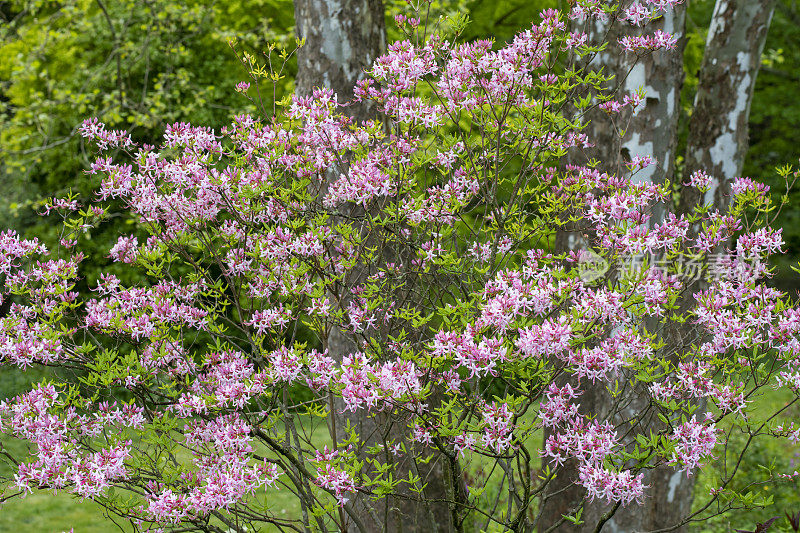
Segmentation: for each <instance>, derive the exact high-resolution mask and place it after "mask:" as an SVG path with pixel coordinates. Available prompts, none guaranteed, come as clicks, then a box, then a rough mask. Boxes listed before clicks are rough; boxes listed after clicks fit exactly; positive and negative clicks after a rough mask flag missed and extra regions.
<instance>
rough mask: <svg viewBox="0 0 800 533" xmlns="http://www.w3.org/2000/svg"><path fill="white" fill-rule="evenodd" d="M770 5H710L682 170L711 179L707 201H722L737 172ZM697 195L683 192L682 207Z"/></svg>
mask: <svg viewBox="0 0 800 533" xmlns="http://www.w3.org/2000/svg"><path fill="white" fill-rule="evenodd" d="M774 9H775V3H774V0H717V3H716V5H715V6H714V15H713V17H712V19H711V27H710V28H709V30H708V37H707V39H706V49H705V52H704V54H703V62H702V65H701V67H700V79H699V83H698V87H697V95H696V96H695V100H694V111H693V113H692V118H691V120H690V121H689V139H688V142H687V146H686V170H685V172H684V174H685V176H687V177H688V176H689V175H691V173H692V172H694V171H696V170H700V169H702V170H704V171H705V172H706V173H707V174H708V175H709V176H711V177H712V178H713V180H714V181H713V183H714V186H713V187H712V188H711V189H710V190H709V191H708V192H707V193H706V198H705V199H704V200H705V203H706V204H710V203H712V202H713V203H714V205H715V206H716V207H720V208H721V207H724V206H725V205H727V196H728V194H729V191H728V185H729V182H730V181H731V180H733V179H734V178H735V177H736V176H738V175H739V174H740V173H741V171H742V166H743V165H744V158H745V155H746V154H747V141H748V128H747V125H748V121H749V119H750V102H751V101H752V99H753V88H754V87H755V84H756V76H757V75H758V70H759V67H760V66H761V52H762V51H763V50H764V43H765V42H766V40H767V31H768V30H769V25H770V22H771V21H772V13H773V11H774ZM720 185H721V186H720ZM698 200H699V192H698V191H697V190H696V189H687V190H685V191H683V192H682V194H681V204H680V205H681V210H682V211H683V212H687V211H688V210H690V209H691V206H692V205H694V204H696V203H697V201H698Z"/></svg>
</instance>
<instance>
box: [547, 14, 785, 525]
mask: <svg viewBox="0 0 800 533" xmlns="http://www.w3.org/2000/svg"><path fill="white" fill-rule="evenodd" d="M773 8H774V4H773V0H718V1H717V3H716V6H715V9H714V15H713V18H712V22H711V27H710V28H709V33H708V39H707V41H706V50H705V53H704V56H703V63H702V67H701V71H700V80H699V87H698V92H697V96H696V99H695V102H694V112H693V114H692V118H691V121H690V124H689V140H688V145H687V151H686V167H685V169H684V179H686V178H688V176H689V175H691V173H693V172H694V171H696V170H700V169H702V170H705V171H706V172H707V173H708V174H709V175H711V176H712V177H713V178H714V186H713V187H712V188H711V189H710V190H709V191H708V192H707V193H706V196H705V198H704V199H703V200H704V203H705V204H706V205H709V204H711V205H712V206H713V207H716V208H720V209H724V208H725V207H726V206H727V201H728V197H729V194H730V193H729V184H730V182H731V180H732V179H733V178H735V177H736V176H737V175H739V173H740V172H741V169H742V166H743V162H744V157H745V155H746V150H747V124H748V119H749V112H750V102H751V100H752V95H753V88H754V86H755V79H756V75H757V73H758V69H759V66H760V62H761V52H762V50H763V47H764V43H765V40H766V35H767V30H768V28H769V24H770V20H771V17H772V13H773ZM679 16H680V15H679ZM665 23H666V24H668V25H669V24H672V25H673V27H674V28H676V29H677V28H680V27H682V21H678V20H673V21H672V22H670V21H665ZM596 31H602V28H597V29H596ZM665 31H667V30H665ZM615 37H616V36H614V35H612V38H615ZM679 42H680V41H679ZM681 56H682V54H675V55H672V56H671V57H672V61H670V60H669V59H667V60H665V59H663V58H662V59H661V60H660V61H659V58H658V57H656V58H655V61H652V62H648V63H645V64H644V65H642V66H637V67H634V68H633V70H632V71H631V75H630V77H629V79H628V80H626V82H625V83H624V84H623V86H624V87H626V88H628V89H630V88H635V87H636V86H637V85H644V86H645V87H646V92H647V95H646V98H647V100H646V103H647V105H646V107H645V109H644V110H643V111H640V112H639V114H638V116H637V117H636V118H635V119H634V121H632V122H631V124H630V125H629V126H628V128H627V131H626V136H625V137H624V138H622V139H621V140H617V139H615V137H614V132H613V130H612V127H611V121H610V120H609V119H608V118H606V117H604V116H602V115H599V114H596V115H595V116H593V117H591V119H592V121H593V123H592V125H591V126H590V130H589V134H590V135H594V138H595V139H597V141H596V144H597V145H598V147H599V148H598V149H597V150H596V152H594V153H592V154H589V156H590V157H596V158H598V159H600V160H601V161H602V162H603V163H606V164H605V166H604V167H603V169H604V170H608V171H614V170H617V171H621V170H622V163H623V161H624V160H625V159H626V158H629V157H633V156H636V155H647V154H652V155H654V156H655V157H656V158H657V159H658V160H659V165H658V166H657V167H656V168H654V169H653V170H652V171H651V172H648V173H646V174H644V175H642V176H641V177H640V178H639V180H641V181H651V182H655V183H660V182H662V180H664V179H671V177H672V174H673V164H672V157H673V156H674V150H675V124H676V120H677V114H678V113H677V110H678V94H679V92H680V85H681V83H682V72H681V69H682V65H681V63H680V60H681ZM596 63H597V64H598V66H603V67H604V68H605V69H606V70H610V71H611V72H613V73H614V74H616V76H617V77H619V76H620V75H621V74H623V73H624V72H627V70H629V69H630V65H629V64H626V62H625V61H624V60H623V59H622V57H621V56H620V55H619V54H615V53H614V52H613V50H612V52H606V53H604V54H602V55H601V56H600V57H599V58H598V59H597V61H596ZM651 80H654V82H651ZM670 83H673V84H674V85H673V86H672V87H670ZM653 89H654V90H653ZM654 95H655V100H653V99H652V98H653V96H654ZM615 141H616V144H615ZM634 179H635V180H636V179H637V178H636V177H634ZM639 180H637V181H639ZM699 200H700V193H699V191H697V190H696V189H691V188H688V187H687V188H683V189H682V190H681V197H680V202H679V206H678V210H679V212H681V213H689V212H690V211H691V209H692V207H693V206H694V205H696V204H697V202H698V201H699ZM663 209H666V206H664V207H663V208H662V211H661V212H660V213H659V212H656V213H654V215H655V216H654V221H658V220H659V218H660V217H661V216H663V214H664V211H663ZM569 244H572V245H573V246H574V245H578V246H580V239H577V240H576V239H575V238H574V236H573V238H571V239H569V238H562V239H561V246H562V247H564V246H568V245H569ZM697 289H698V287H697V286H695V287H693V288H690V291H689V296H687V298H686V299H685V301H681V302H679V305H680V306H681V308H682V310H686V309H687V308H688V307H689V305H690V303H691V302H690V301H689V300H690V299H691V294H692V293H693V292H694V291H695V290H697ZM690 327H691V326H689V325H688V324H687V325H686V328H690ZM684 329H685V328H684ZM684 329H680V328H673V329H672V330H671V331H668V332H666V333H665V335H666V337H667V339H668V346H667V347H666V348H665V350H666V351H665V354H664V355H667V354H668V353H669V351H675V350H679V349H681V347H682V346H684V345H685V344H686V343H685V342H684V339H685V338H686V337H687V336H689V335H691V332H690V331H685V330H684ZM633 392H634V393H635V392H636V391H633ZM584 396H585V397H586V398H587V400H588V403H589V404H590V405H592V406H593V407H592V411H593V413H594V414H596V415H598V416H599V417H601V418H606V419H607V417H609V416H611V417H613V418H614V419H615V422H617V423H618V422H619V421H620V415H627V416H624V417H623V418H631V419H633V418H638V417H637V415H636V413H637V412H639V413H641V412H643V411H642V409H644V408H645V406H646V404H647V398H646V395H638V396H637V395H636V394H633V395H631V396H630V403H629V404H628V405H627V406H626V407H625V409H624V410H617V411H616V412H615V410H614V406H613V405H612V404H611V401H610V397H609V396H608V394H607V392H606V391H605V390H602V389H598V390H590V391H586V392H585V393H584ZM700 408H701V410H702V408H703V407H702V406H700ZM644 418H645V419H644V420H642V419H638V420H637V422H636V426H638V427H636V428H635V431H637V432H639V431H642V430H643V429H645V428H646V427H647V426H648V425H651V424H656V425H654V426H653V428H654V429H657V428H658V426H657V424H658V422H657V421H655V422H654V421H653V420H652V419H651V420H647V418H648V417H644ZM576 477H577V475H576V472H574V467H573V468H572V469H571V470H570V469H569V468H567V469H565V470H564V471H563V472H560V473H559V475H558V476H557V477H556V479H555V481H556V483H555V484H554V487H553V489H554V490H552V489H551V493H554V494H557V495H554V497H553V498H552V500H553V501H552V502H548V503H547V504H546V505H545V508H544V511H545V512H544V513H543V514H544V517H543V518H544V519H543V521H542V524H541V526H542V527H540V530H541V531H544V530H546V529H547V528H548V526H549V525H551V524H555V523H556V522H557V519H558V518H559V517H560V515H561V514H565V513H567V512H569V511H570V510H572V509H574V508H575V505H576V504H577V503H578V502H579V500H580V498H581V497H582V496H583V491H581V490H579V489H580V488H579V487H576V486H575V485H571V484H570V481H571V480H574V479H575V478H576ZM694 481H695V480H694V478H688V477H686V476H685V475H681V474H680V473H678V472H675V471H674V470H673V469H671V468H656V469H654V470H652V471H650V472H649V473H648V474H647V476H646V480H645V483H646V484H648V485H650V486H651V490H650V497H649V498H648V500H647V501H646V502H645V505H644V506H634V507H632V508H630V509H619V510H617V511H616V512H615V513H614V514H613V516H612V517H611V519H610V520H609V521H608V522H606V523H605V524H604V526H603V528H602V530H603V531H610V532H641V531H652V530H659V529H662V528H668V527H671V526H674V525H676V524H678V523H680V521H681V519H683V518H685V517H686V516H688V515H689V514H690V512H691V504H692V500H693V489H694ZM558 490H562V491H563V492H560V493H558V492H557V491H558ZM606 511H608V508H607V507H604V506H601V505H594V504H589V505H586V507H585V510H584V515H583V516H584V520H585V523H584V526H582V527H580V528H575V527H568V526H567V525H562V526H561V527H560V528H557V529H556V531H574V530H579V531H594V528H595V527H596V525H597V523H598V520H599V519H600V517H601V516H602V514H603V513H604V512H606ZM683 530H685V528H684V527H680V528H678V529H673V531H683Z"/></svg>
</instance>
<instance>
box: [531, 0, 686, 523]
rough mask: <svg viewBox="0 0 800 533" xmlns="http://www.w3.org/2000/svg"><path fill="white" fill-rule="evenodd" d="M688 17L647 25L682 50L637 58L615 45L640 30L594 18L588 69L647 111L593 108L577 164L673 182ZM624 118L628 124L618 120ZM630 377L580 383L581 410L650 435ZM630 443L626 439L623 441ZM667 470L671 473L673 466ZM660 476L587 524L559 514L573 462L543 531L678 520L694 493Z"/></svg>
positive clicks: (588, 507) (574, 502)
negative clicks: (649, 161)
mask: <svg viewBox="0 0 800 533" xmlns="http://www.w3.org/2000/svg"><path fill="white" fill-rule="evenodd" d="M684 21H685V8H684V7H683V6H679V7H678V8H677V9H676V10H675V11H671V12H667V13H665V14H664V16H663V17H662V18H661V19H659V20H658V21H657V22H656V23H654V24H651V25H649V26H648V28H647V31H648V32H652V31H655V30H656V29H660V30H662V31H664V32H667V33H671V34H673V35H675V36H676V37H678V38H679V39H678V44H677V50H675V51H657V52H654V53H653V54H651V55H649V56H646V57H644V58H640V59H637V58H636V56H634V55H633V54H629V53H628V54H626V53H625V52H624V51H622V50H620V48H619V46H618V45H617V44H616V43H617V40H618V39H619V38H620V37H622V36H625V35H637V34H638V33H639V32H640V29H639V28H636V27H631V26H621V25H620V23H619V22H615V23H614V24H613V26H611V27H610V26H609V25H608V24H602V23H598V22H595V23H594V25H593V26H592V28H591V31H590V32H588V33H589V35H590V37H589V38H590V41H592V42H601V41H602V40H603V39H604V38H605V41H606V42H608V43H609V45H608V47H607V48H606V49H605V50H604V51H603V52H601V53H600V54H599V55H598V56H597V57H595V58H593V60H592V61H591V64H590V66H591V67H592V68H598V69H599V68H602V69H603V72H604V73H606V74H608V75H614V80H612V82H611V83H612V84H613V86H614V87H616V88H617V89H618V91H619V92H618V93H617V97H618V98H621V97H622V96H624V95H627V94H631V93H634V92H636V91H637V90H638V89H639V87H643V88H644V90H645V100H644V106H643V108H640V109H639V111H638V112H637V113H636V114H635V115H633V116H630V115H629V114H627V115H626V114H622V115H617V116H616V117H615V119H614V120H615V121H616V122H615V121H612V119H611V118H610V117H609V115H607V114H606V113H605V112H603V111H601V110H599V109H596V110H594V111H592V112H591V113H590V114H589V116H588V117H587V118H588V119H589V120H590V121H591V122H590V124H589V125H588V127H587V129H586V130H585V131H586V133H587V135H588V136H589V138H590V139H591V140H592V142H593V143H594V145H595V147H594V148H592V149H589V150H587V151H586V152H585V153H584V154H581V155H579V156H577V157H575V156H573V157H571V160H572V162H573V163H577V164H585V163H586V162H587V161H588V160H590V159H592V158H594V159H597V160H599V161H600V162H601V163H600V164H601V166H600V169H601V170H603V171H606V172H609V173H617V174H620V175H624V174H630V172H628V171H627V169H626V167H625V163H626V162H627V161H630V160H631V159H633V158H635V157H637V156H638V157H642V156H650V157H653V158H654V159H655V160H656V164H655V165H653V166H650V167H646V168H644V169H642V170H640V171H639V172H637V173H635V174H634V175H632V176H630V178H631V179H632V180H633V181H635V182H637V183H658V184H663V183H664V182H665V181H667V180H671V179H672V177H673V173H674V157H675V149H676V145H677V135H676V134H677V126H678V117H679V105H680V91H681V85H682V84H683V49H684V46H685V38H684ZM623 120H624V123H622V122H621V121H623ZM620 130H624V135H623V136H622V137H620V135H619V131H620ZM667 210H668V206H666V205H658V206H655V208H654V210H653V216H652V218H651V221H650V224H651V225H652V224H657V223H660V222H662V221H663V219H664V216H665V214H666V212H667ZM588 244H589V243H588V242H587V241H586V238H585V237H584V236H578V235H575V234H568V233H566V234H563V235H560V236H559V238H558V247H559V248H560V251H565V250H567V249H576V248H580V247H585V246H587V245H588ZM632 382H633V381H632V380H629V382H628V384H626V383H625V376H622V377H621V379H620V387H624V389H623V394H622V395H621V396H620V397H618V398H616V399H612V397H611V395H610V394H609V392H608V391H607V389H606V385H605V384H603V383H601V382H598V383H595V384H591V383H588V382H585V381H584V383H582V384H581V388H582V390H583V391H584V392H583V395H582V396H581V399H580V402H581V407H582V408H584V409H583V410H582V413H583V414H585V415H586V414H591V415H593V416H596V417H597V418H598V419H599V420H612V421H613V422H614V424H615V426H617V428H618V431H619V433H620V434H621V435H622V434H625V433H627V434H628V435H635V434H637V433H645V434H647V432H648V430H649V428H651V427H655V426H654V425H655V424H656V423H658V419H657V418H655V416H654V415H653V414H652V413H651V412H649V410H648V409H647V407H648V405H649V403H650V402H649V397H648V395H647V393H646V391H644V390H631V389H630V383H632ZM631 423H633V424H634V426H633V428H632V429H633V431H630V432H629V431H628V430H629V429H631V425H630V424H631ZM545 439H546V436H545ZM629 440H630V439H626V441H625V442H629ZM668 470H670V473H672V471H671V470H672V469H668ZM662 476H663V474H662V473H661V472H660V469H656V470H655V471H648V472H646V474H645V484H646V485H650V489H649V491H648V494H649V497H648V499H647V500H646V501H645V503H644V505H630V506H628V507H619V508H617V509H616V510H613V507H614V506H613V503H612V505H606V504H605V502H599V501H594V502H585V503H584V507H583V515H582V519H583V525H581V526H574V525H572V524H571V523H569V522H563V521H562V522H561V523H560V525H558V524H559V521H561V519H562V516H564V515H566V514H569V513H574V512H575V510H576V509H577V508H578V506H579V505H580V504H581V501H582V500H583V498H584V497H585V494H586V493H585V490H584V489H583V488H582V487H581V486H580V485H577V484H576V480H577V478H578V473H577V469H576V465H575V464H574V463H570V462H568V463H566V464H565V465H564V467H562V468H561V469H560V470H559V471H558V472H557V473H556V475H555V477H554V479H553V481H552V482H551V485H550V486H549V487H548V490H547V492H546V494H545V496H544V500H543V504H542V510H541V517H540V523H539V531H547V530H548V529H549V528H551V527H553V526H557V527H556V528H555V531H557V532H567V531H581V532H593V531H595V529H596V527H597V525H598V524H599V522H600V521H601V519H602V518H603V516H604V515H605V514H606V513H610V514H611V516H610V518H609V519H608V520H607V521H606V522H605V523H604V525H603V531H610V532H619V533H623V532H624V533H632V532H634V531H647V530H651V529H660V528H662V527H667V526H669V525H674V524H675V523H677V522H679V521H680V519H681V518H682V517H683V516H685V514H686V513H685V512H684V511H685V510H686V509H688V508H690V507H691V492H690V493H689V494H688V495H685V494H683V493H679V492H677V491H670V490H669V486H663V485H661V484H660V482H658V483H657V482H656V478H660V477H662ZM667 501H669V504H667V503H666V502H667ZM676 531H680V530H676Z"/></svg>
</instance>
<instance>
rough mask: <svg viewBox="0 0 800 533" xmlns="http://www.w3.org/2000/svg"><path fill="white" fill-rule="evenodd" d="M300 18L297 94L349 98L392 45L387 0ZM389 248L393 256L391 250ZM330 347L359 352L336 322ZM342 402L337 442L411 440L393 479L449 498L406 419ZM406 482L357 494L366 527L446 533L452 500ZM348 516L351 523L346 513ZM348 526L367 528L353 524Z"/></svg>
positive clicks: (361, 115)
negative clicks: (320, 92) (386, 493)
mask: <svg viewBox="0 0 800 533" xmlns="http://www.w3.org/2000/svg"><path fill="white" fill-rule="evenodd" d="M295 20H296V24H297V34H298V37H299V38H302V39H305V44H304V46H303V47H301V48H300V50H299V51H298V59H297V62H298V73H297V80H296V92H297V94H298V95H301V96H307V95H309V94H311V92H312V90H313V89H314V87H325V88H330V89H333V91H334V92H335V93H336V94H337V95H338V99H339V102H345V101H349V100H350V99H351V98H352V96H353V86H354V85H355V83H356V82H357V81H358V80H359V79H362V78H363V77H364V71H365V70H366V69H367V68H368V67H370V66H371V65H372V63H373V61H375V59H377V57H378V56H379V55H380V54H381V53H383V51H384V49H385V46H386V44H385V41H386V32H385V28H384V10H383V4H382V2H381V0H295ZM344 111H345V112H346V113H347V114H348V115H349V116H350V117H351V118H353V119H354V120H356V121H359V122H360V121H364V120H368V119H374V118H375V117H376V113H375V109H374V108H373V107H370V106H367V105H365V103H363V102H362V103H359V104H356V105H352V106H350V107H347V108H345V109H344ZM345 163H346V162H345ZM342 172H346V170H345V169H336V170H335V171H334V170H332V171H331V175H338V174H339V173H342ZM328 179H330V176H329V177H328ZM339 211H347V214H348V215H350V217H351V218H352V217H354V216H355V217H358V216H362V215H363V214H364V213H363V208H361V207H358V206H353V205H351V206H340V207H339ZM387 253H389V254H390V255H391V252H387ZM384 258H386V255H385V254H384ZM389 260H391V259H389ZM369 274H370V272H368V270H367V269H366V267H365V268H353V269H352V270H351V271H350V272H348V273H347V276H346V278H345V279H343V280H342V283H341V290H340V291H339V298H338V302H339V305H342V306H346V305H347V303H348V302H349V301H350V299H349V295H350V289H351V288H352V287H355V286H357V285H359V284H361V283H362V282H363V281H364V279H365V278H366V277H367V276H368V275H369ZM324 344H325V348H326V349H327V350H328V354H329V355H330V356H331V357H332V358H334V359H335V360H337V361H342V359H343V358H344V357H345V356H346V355H348V354H350V353H353V352H356V351H357V350H358V345H357V343H356V339H355V338H354V337H353V335H352V334H348V333H346V332H343V331H342V330H340V329H339V328H337V327H332V328H330V331H329V332H328V335H327V338H326V339H324ZM343 407H344V404H343V403H342V402H341V400H338V401H335V402H334V405H333V410H334V412H333V413H332V417H333V421H334V423H335V425H336V428H335V438H336V440H337V441H341V440H342V439H344V438H346V436H347V435H346V432H345V427H346V426H347V425H349V426H350V427H352V428H354V429H355V430H356V431H357V433H358V434H359V435H360V437H361V442H362V451H363V450H364V449H366V448H368V447H370V446H374V445H376V444H383V443H385V442H387V441H394V442H396V443H400V442H404V441H405V443H406V447H407V449H408V450H409V453H408V454H407V455H406V456H404V457H397V458H394V460H395V461H396V464H395V471H394V478H395V479H408V477H409V474H410V473H413V474H414V475H417V476H419V477H420V478H421V479H422V480H423V483H424V484H425V485H426V487H425V490H424V497H425V499H443V498H444V497H445V489H444V472H443V467H442V465H441V463H440V462H435V461H431V462H430V463H427V464H418V462H417V459H418V458H419V457H417V456H416V455H414V454H413V453H411V450H413V447H411V446H410V445H409V443H408V439H407V437H408V436H407V435H406V433H407V427H406V426H407V425H406V424H404V423H403V422H402V421H398V420H397V419H396V417H395V419H391V417H386V416H383V415H381V416H377V417H373V416H369V414H368V413H367V412H366V411H361V412H357V413H345V412H344V411H343ZM392 422H393V424H392ZM387 453H388V451H387ZM362 457H364V455H363V454H362ZM382 459H386V460H387V461H389V460H391V459H389V458H383V457H382ZM366 464H367V463H366V462H365V465H366ZM365 473H371V472H365ZM402 487H403V488H402V489H400V490H399V492H400V494H399V495H398V496H397V497H389V498H384V499H382V500H379V501H377V502H375V501H371V500H370V499H369V498H368V497H367V496H366V495H364V494H359V495H357V496H356V497H355V498H354V499H353V509H354V512H355V513H357V514H358V516H359V519H360V522H361V523H362V527H363V529H364V530H366V532H368V533H372V532H376V533H377V532H386V531H405V532H410V533H414V532H418V531H426V532H430V533H436V532H442V533H447V532H449V531H450V530H451V529H450V520H449V518H450V513H449V510H448V508H447V506H446V505H444V504H442V503H437V504H430V503H423V502H418V501H414V500H415V499H418V498H419V496H420V495H418V494H416V493H413V492H411V491H409V490H408V489H407V488H405V486H402ZM345 520H346V521H347V517H345ZM347 529H348V531H353V532H355V531H360V530H359V529H358V528H357V527H356V526H355V524H353V523H352V522H349V521H348V525H347Z"/></svg>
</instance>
